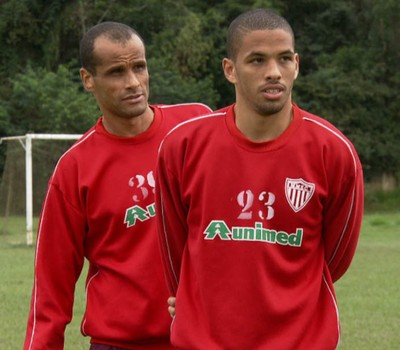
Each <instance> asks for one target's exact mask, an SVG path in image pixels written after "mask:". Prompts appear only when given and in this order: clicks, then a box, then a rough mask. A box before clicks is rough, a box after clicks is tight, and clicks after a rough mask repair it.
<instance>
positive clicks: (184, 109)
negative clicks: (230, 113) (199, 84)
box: [153, 102, 212, 119]
mask: <svg viewBox="0 0 400 350" xmlns="http://www.w3.org/2000/svg"><path fill="white" fill-rule="evenodd" d="M153 107H154V108H156V109H159V110H160V111H161V113H163V114H164V115H166V116H170V115H174V116H183V117H185V116H186V119H187V118H191V117H195V116H199V115H204V114H208V113H211V112H212V109H211V108H210V107H208V106H207V105H206V104H204V103H198V102H188V103H179V104H157V105H153Z"/></svg>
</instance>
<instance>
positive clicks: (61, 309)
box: [24, 184, 85, 350]
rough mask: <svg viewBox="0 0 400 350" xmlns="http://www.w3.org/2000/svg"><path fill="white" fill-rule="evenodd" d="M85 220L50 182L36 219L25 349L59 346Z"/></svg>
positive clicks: (80, 259) (78, 265)
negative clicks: (35, 239) (33, 261)
mask: <svg viewBox="0 0 400 350" xmlns="http://www.w3.org/2000/svg"><path fill="white" fill-rule="evenodd" d="M84 232H85V220H84V218H83V216H82V215H81V214H80V212H79V211H78V210H77V208H75V207H73V206H72V205H71V204H70V203H69V202H68V201H67V200H66V198H65V197H64V196H63V193H62V192H61V191H60V189H59V188H58V187H57V186H55V185H54V184H50V186H49V189H48V192H47V194H46V198H45V202H44V205H43V208H42V213H41V217H40V221H39V229H38V236H37V243H36V256H35V276H34V286H33V292H32V300H31V309H30V313H29V319H28V326H27V332H26V338H25V344H24V349H25V350H27V349H29V350H35V349H36V350H39V349H62V348H63V347H64V332H65V327H66V325H67V324H68V323H69V322H70V321H71V318H72V309H73V301H74V291H75V284H76V281H77V280H78V278H79V275H80V273H81V270H82V266H83V262H84V253H83V241H84V237H85V234H84Z"/></svg>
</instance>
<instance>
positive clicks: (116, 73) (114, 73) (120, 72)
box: [110, 68, 124, 75]
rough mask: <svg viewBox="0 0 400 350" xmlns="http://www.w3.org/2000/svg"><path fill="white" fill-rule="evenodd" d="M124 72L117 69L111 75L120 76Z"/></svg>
mask: <svg viewBox="0 0 400 350" xmlns="http://www.w3.org/2000/svg"><path fill="white" fill-rule="evenodd" d="M123 72H124V70H123V69H122V68H115V69H113V70H112V71H111V72H110V73H111V74H112V75H119V74H122V73H123Z"/></svg>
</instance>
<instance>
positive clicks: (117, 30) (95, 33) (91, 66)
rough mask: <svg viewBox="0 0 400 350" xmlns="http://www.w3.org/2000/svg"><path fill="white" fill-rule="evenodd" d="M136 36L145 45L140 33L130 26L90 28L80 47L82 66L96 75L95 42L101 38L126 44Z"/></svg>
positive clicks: (97, 26) (106, 23)
mask: <svg viewBox="0 0 400 350" xmlns="http://www.w3.org/2000/svg"><path fill="white" fill-rule="evenodd" d="M132 35H136V36H137V37H138V38H139V39H140V40H141V41H142V42H143V44H144V41H143V39H142V37H141V36H140V35H139V33H138V32H137V31H136V30H135V29H133V28H131V27H130V26H128V25H126V24H123V23H118V22H102V23H99V24H96V25H95V26H93V27H92V28H90V29H89V30H88V31H87V32H86V33H85V34H84V36H83V38H82V40H81V42H80V46H79V57H80V61H81V65H82V67H83V68H85V69H86V70H87V71H88V72H89V73H90V74H93V75H95V74H96V57H94V55H93V51H94V42H95V41H96V39H97V38H98V37H100V36H105V37H107V38H108V39H110V40H111V41H114V42H120V43H125V42H127V41H129V40H130V39H131V38H132Z"/></svg>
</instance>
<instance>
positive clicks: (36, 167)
mask: <svg viewBox="0 0 400 350" xmlns="http://www.w3.org/2000/svg"><path fill="white" fill-rule="evenodd" d="M80 136H81V135H78V134H26V135H23V136H11V137H4V138H1V139H0V146H1V147H5V148H6V151H5V163H4V168H3V174H2V177H1V182H0V234H15V233H18V234H25V235H26V243H27V244H28V245H32V243H33V231H36V229H37V219H38V217H39V214H40V210H41V207H42V203H43V200H44V197H45V194H46V190H47V184H48V181H49V178H50V176H51V174H52V172H53V170H54V167H55V165H56V164H57V161H58V159H59V158H60V156H61V155H62V154H63V153H64V152H65V151H66V150H67V149H68V148H69V147H71V145H72V144H73V143H74V142H75V141H76V140H77V139H78V138H79V137H80Z"/></svg>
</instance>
